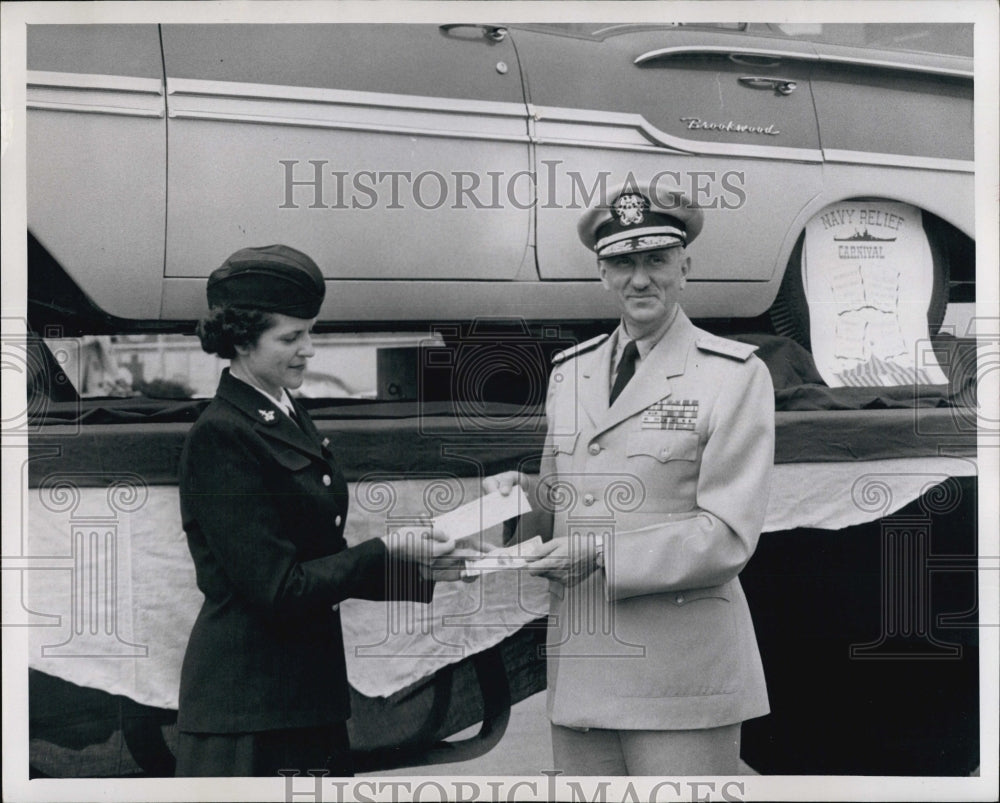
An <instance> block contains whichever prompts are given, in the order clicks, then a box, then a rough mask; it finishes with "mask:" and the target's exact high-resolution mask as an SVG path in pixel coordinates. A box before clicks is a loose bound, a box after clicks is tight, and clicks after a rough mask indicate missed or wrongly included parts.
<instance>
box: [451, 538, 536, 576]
mask: <svg viewBox="0 0 1000 803" xmlns="http://www.w3.org/2000/svg"><path fill="white" fill-rule="evenodd" d="M541 546H542V537H541V536H540V535H536V536H535V537H534V538H531V539H529V540H527V541H524V542H522V543H520V544H511V545H510V546H507V547H498V548H497V549H494V550H491V551H490V552H487V553H486V554H485V555H483V556H482V557H481V558H476V559H475V560H467V561H466V562H465V570H464V571H463V572H462V576H463V577H478V576H479V575H482V574H489V573H490V572H499V571H503V570H505V569H523V568H524V567H526V566H527V565H528V561H527V558H529V557H531V556H532V555H534V554H535V551H536V550H537V549H539V548H540V547H541Z"/></svg>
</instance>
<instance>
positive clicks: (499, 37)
mask: <svg viewBox="0 0 1000 803" xmlns="http://www.w3.org/2000/svg"><path fill="white" fill-rule="evenodd" d="M456 28H479V30H480V31H481V32H482V34H483V36H485V37H486V38H487V39H491V40H493V41H494V42H502V41H503V40H504V39H506V38H507V29H506V28H505V27H504V26H503V25H475V24H472V23H468V22H457V23H452V24H450V25H438V29H439V30H440V31H441V32H442V33H445V34H449V33H451V32H452V31H453V30H455V29H456Z"/></svg>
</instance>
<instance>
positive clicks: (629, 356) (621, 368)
mask: <svg viewBox="0 0 1000 803" xmlns="http://www.w3.org/2000/svg"><path fill="white" fill-rule="evenodd" d="M638 357H639V347H638V346H636V344H635V341H634V340H630V341H629V342H628V343H626V344H625V351H623V352H622V358H621V362H619V363H618V373H617V374H616V375H615V384H614V386H613V387H612V388H611V401H610V403H609V406H610V404H614V403H615V399H617V398H618V396H619V395H620V394H621V392H622V391H623V390H624V389H625V386H626V385H627V384H628V381H629V380H630V379H631V378H632V376H633V374H635V361H636V360H637V359H638Z"/></svg>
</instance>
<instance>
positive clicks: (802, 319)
mask: <svg viewBox="0 0 1000 803" xmlns="http://www.w3.org/2000/svg"><path fill="white" fill-rule="evenodd" d="M923 222H924V234H925V235H926V237H927V243H928V245H929V246H930V250H931V261H932V264H933V270H934V284H933V287H932V289H931V300H930V303H929V304H928V307H927V326H928V330H929V331H930V334H931V336H933V335H936V334H937V333H938V332H939V331H940V330H941V323H942V321H944V313H945V309H946V308H947V306H948V287H949V281H950V273H951V265H950V260H949V258H948V249H947V247H946V245H945V243H946V238H945V232H944V226H943V224H942V223H941V222H940V221H939V220H938V219H937V218H935V217H933V216H931V215H928V214H927V213H924V215H923ZM805 240H806V233H805V230H804V229H803V231H802V233H801V234H800V235H799V239H798V240H796V242H795V247H794V248H793V249H792V253H791V255H790V256H789V257H788V265H787V266H786V267H785V275H784V276H783V277H782V280H781V287H780V288H779V289H778V295H777V297H776V298H775V299H774V303H773V304H772V305H771V309H770V310H769V311H768V315H769V316H770V318H771V325H772V326H773V327H774V331H775V333H776V334H779V335H782V336H784V337H790V338H792V340H794V341H796V342H797V343H799V344H800V345H802V346H805V347H806V348H807V349H810V350H811V348H812V347H811V341H810V337H809V304H808V302H807V301H806V292H805V287H804V286H803V284H802V249H803V247H804V246H805Z"/></svg>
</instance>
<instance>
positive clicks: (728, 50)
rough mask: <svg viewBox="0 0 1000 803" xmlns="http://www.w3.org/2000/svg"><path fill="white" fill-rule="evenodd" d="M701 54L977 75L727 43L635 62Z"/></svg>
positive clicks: (661, 52)
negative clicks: (727, 44) (728, 45)
mask: <svg viewBox="0 0 1000 803" xmlns="http://www.w3.org/2000/svg"><path fill="white" fill-rule="evenodd" d="M699 53H718V54H724V55H727V56H728V55H730V54H732V55H735V56H762V57H771V58H776V59H793V60H795V61H809V62H816V63H820V64H850V65H855V66H858V67H878V68H880V69H888V70H901V71H904V72H915V73H924V74H926V75H947V76H951V77H953V78H968V79H972V78H973V76H974V75H975V73H974V71H973V70H972V68H968V69H961V68H958V67H934V66H931V65H929V64H910V63H908V62H905V61H893V60H891V59H873V58H856V57H853V56H834V55H832V54H829V53H827V54H822V53H811V52H808V51H797V50H780V49H778V48H763V47H726V46H724V45H676V46H674V47H661V48H657V49H656V50H650V51H649V52H647V53H642V54H641V55H639V56H636V57H635V59H634V60H633V62H632V63H633V64H635V65H636V66H639V65H642V64H648V63H649V62H651V61H655V60H656V59H659V58H663V57H665V56H666V57H669V56H684V55H692V54H694V55H696V54H699Z"/></svg>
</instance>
